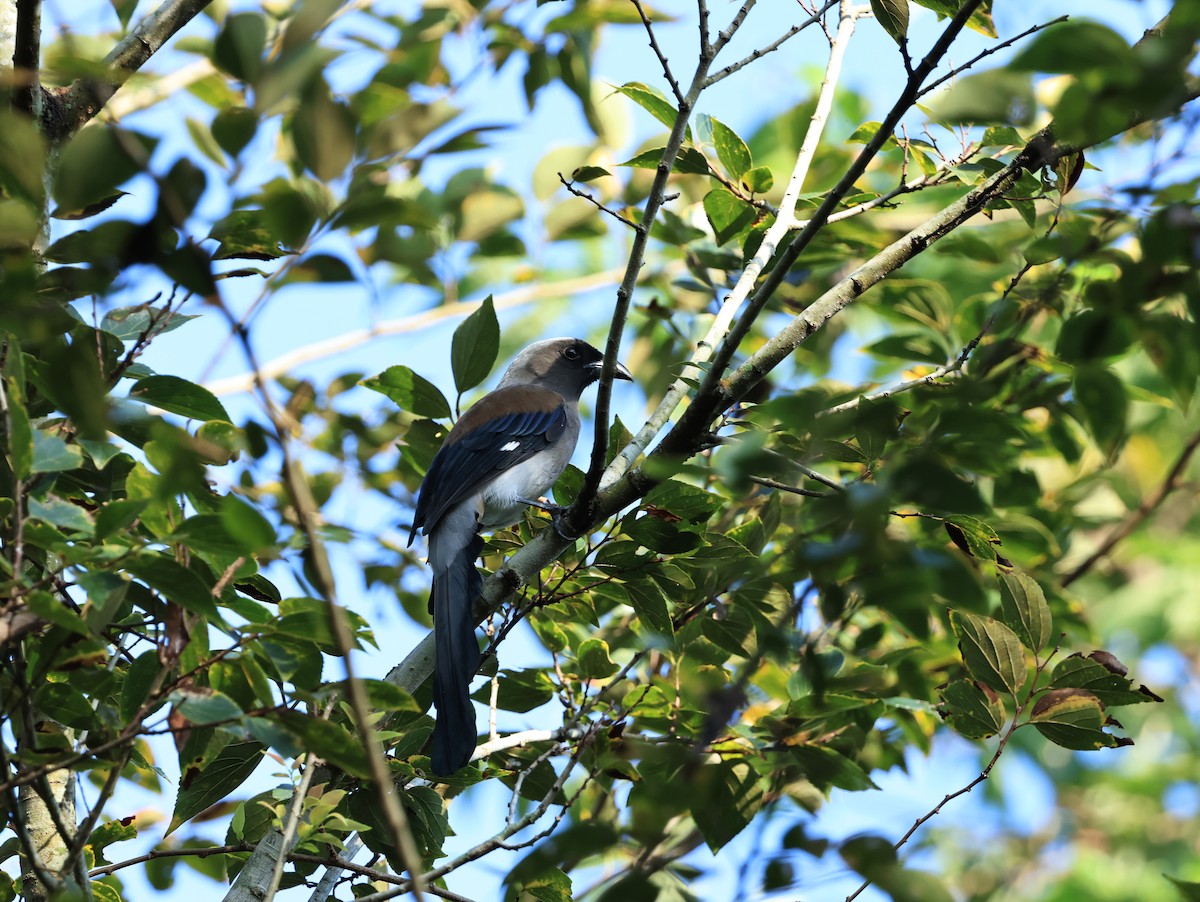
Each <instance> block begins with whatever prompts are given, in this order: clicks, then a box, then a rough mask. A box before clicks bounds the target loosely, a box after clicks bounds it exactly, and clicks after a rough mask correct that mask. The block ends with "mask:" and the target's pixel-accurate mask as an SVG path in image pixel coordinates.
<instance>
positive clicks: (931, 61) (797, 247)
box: [680, 0, 982, 428]
mask: <svg viewBox="0 0 1200 902" xmlns="http://www.w3.org/2000/svg"><path fill="white" fill-rule="evenodd" d="M981 2H982V0H966V2H965V3H964V4H963V5H962V6H961V7H960V8H959V10H958V12H957V13H955V14H954V17H953V18H952V19H951V20H950V23H949V24H948V25H947V26H946V28H945V30H944V31H943V32H942V34H941V35H940V36H939V37H938V39H937V41H936V42H935V43H934V45H933V47H932V48H930V50H929V52H928V53H927V54H926V55H925V57H924V59H922V60H921V62H920V64H919V65H918V66H917V67H916V68H915V69H914V70H913V73H912V75H911V76H910V77H909V78H908V79H907V80H906V82H905V85H904V88H903V89H902V90H901V91H900V96H899V97H898V98H897V99H896V102H895V103H894V104H893V105H892V108H891V110H889V111H888V113H887V115H886V116H885V117H884V119H883V122H882V124H881V125H880V127H879V129H878V130H877V131H876V132H875V134H874V135H872V137H871V140H870V141H868V142H867V144H866V146H865V147H863V149H862V150H861V151H860V152H859V154H858V156H857V157H855V159H854V161H853V162H852V163H851V164H850V166H849V167H847V169H846V172H845V173H844V174H843V176H842V178H841V179H839V180H838V183H837V185H835V186H834V188H833V189H832V190H831V191H830V192H829V193H828V194H827V195H826V196H825V199H824V201H822V203H821V205H820V207H818V208H817V211H816V213H814V214H813V216H812V218H811V220H810V221H809V224H808V225H807V226H806V227H805V228H804V229H803V230H802V231H800V232H798V233H796V234H795V235H794V236H793V237H792V239H791V240H790V241H789V242H788V244H787V245H786V246H785V247H784V248H783V250H782V251H780V253H779V259H778V260H777V261H776V263H775V266H774V268H773V269H772V270H771V272H770V273H768V274H767V276H766V278H765V279H764V280H763V281H762V283H761V284H760V285H758V287H757V288H756V289H755V291H754V293H753V294H752V295H751V296H750V299H749V301H748V304H747V307H746V310H745V311H743V313H742V314H741V316H739V317H738V319H737V321H736V322H734V323H733V325H732V327H731V328H730V330H729V333H728V334H727V335H726V336H725V339H724V341H723V342H722V344H721V347H720V348H718V349H717V352H716V354H714V355H713V361H712V366H711V367H710V368H709V370H708V372H707V374H706V375H705V377H704V381H703V382H702V383H701V386H700V389H699V391H698V392H697V394H698V395H699V396H700V397H710V398H714V399H717V400H716V406H718V407H719V406H721V402H722V401H724V400H725V399H724V397H723V395H724V392H723V391H721V390H720V387H721V386H720V383H721V379H722V377H723V376H724V374H725V371H726V369H727V368H728V366H729V363H730V361H731V360H732V359H733V355H734V354H735V353H736V351H737V349H738V348H739V347H740V346H741V344H742V341H743V339H745V337H746V335H747V334H748V333H749V331H750V329H751V327H752V326H753V325H754V323H755V321H756V320H757V318H758V315H759V313H760V312H761V311H762V310H763V308H764V307H765V306H766V304H767V302H768V301H769V300H770V299H771V298H772V297H774V295H775V292H776V290H777V289H778V287H779V285H780V284H782V282H783V280H784V279H785V278H787V274H788V272H789V271H790V269H791V267H792V264H793V263H795V262H796V260H797V259H798V258H799V256H800V254H801V253H802V252H803V251H804V249H805V248H806V247H808V245H809V244H810V243H811V241H812V239H813V238H814V237H815V236H816V234H817V232H818V231H819V230H820V229H821V228H822V227H823V226H824V224H825V221H826V219H827V218H828V217H829V215H830V214H831V213H832V212H833V211H834V209H835V208H836V207H837V205H838V203H840V202H841V199H842V198H843V197H845V195H846V193H847V192H848V191H849V190H850V189H851V188H852V187H853V186H854V183H855V182H857V181H858V179H859V177H860V176H861V175H862V174H863V173H864V172H865V171H866V168H867V164H868V163H870V162H871V160H873V159H874V158H875V156H876V154H878V153H879V151H880V150H881V149H882V148H883V145H884V144H885V143H886V141H887V140H888V139H889V138H891V136H892V132H893V130H894V129H895V128H896V125H897V124H898V123H899V122H900V119H901V118H902V117H903V116H904V114H905V113H907V112H908V110H909V109H910V108H911V107H912V105H913V103H914V102H915V100H916V95H917V91H918V90H919V89H920V86H921V83H922V82H923V81H924V79H925V78H926V77H927V76H928V75H929V73H930V72H932V71H933V69H934V67H936V66H937V64H938V63H939V62H940V61H941V59H942V57H943V56H944V55H945V54H946V52H947V51H948V50H949V49H950V45H951V44H952V43H953V42H954V40H955V39H956V38H957V37H958V35H959V33H960V32H961V31H962V30H963V28H964V27H966V24H967V20H968V19H970V17H971V15H972V14H973V13H974V12H975V10H976V9H977V8H978V7H979V5H980V3H981ZM846 7H847V4H845V2H844V0H843V7H842V12H841V17H842V20H844V19H845V18H846V17H847V15H848V12H847V8H846ZM840 33H841V24H840V23H839V34H840ZM830 55H831V57H832V55H833V52H832V51H831V53H830ZM709 407H710V405H708V404H694V405H693V406H692V407H689V408H688V411H687V413H685V414H684V416H683V418H682V419H681V420H680V423H681V424H686V425H687V426H688V427H689V428H690V426H691V424H690V423H687V421H689V420H692V421H694V420H695V419H696V418H698V417H704V418H706V419H707V418H708V416H709V415H710V410H709Z"/></svg>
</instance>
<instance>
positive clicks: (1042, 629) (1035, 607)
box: [1000, 573, 1053, 653]
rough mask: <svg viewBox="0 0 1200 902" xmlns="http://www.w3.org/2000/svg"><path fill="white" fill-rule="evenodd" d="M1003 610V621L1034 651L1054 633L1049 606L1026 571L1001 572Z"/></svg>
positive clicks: (1001, 603) (1039, 588)
mask: <svg viewBox="0 0 1200 902" xmlns="http://www.w3.org/2000/svg"><path fill="white" fill-rule="evenodd" d="M1000 609H1001V611H1003V616H1004V622H1005V623H1007V624H1008V625H1009V626H1011V627H1012V628H1013V629H1015V630H1016V631H1017V634H1018V635H1019V636H1020V637H1021V640H1022V641H1023V642H1024V643H1025V644H1026V645H1027V646H1029V648H1031V649H1033V651H1034V652H1035V653H1036V652H1039V651H1041V650H1042V649H1043V648H1045V647H1046V643H1047V642H1049V641H1050V636H1051V634H1052V632H1053V624H1052V622H1051V617H1050V606H1049V605H1048V604H1046V596H1045V593H1043V592H1042V587H1041V586H1039V585H1038V584H1037V582H1036V581H1035V580H1034V579H1033V577H1031V576H1029V575H1028V574H1025V573H1001V574H1000Z"/></svg>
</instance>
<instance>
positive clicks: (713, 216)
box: [704, 188, 755, 245]
mask: <svg viewBox="0 0 1200 902" xmlns="http://www.w3.org/2000/svg"><path fill="white" fill-rule="evenodd" d="M704 213H705V215H706V216H707V217H708V221H709V224H710V225H712V229H713V234H714V235H715V236H716V239H717V244H718V245H721V244H724V243H725V242H727V241H729V240H730V239H731V238H733V237H735V236H737V235H738V234H740V233H741V232H742V231H743V230H744V229H747V228H749V227H750V226H751V225H753V224H754V217H755V211H754V208H753V207H752V206H750V205H749V204H748V203H746V202H745V201H743V200H741V199H740V198H737V197H735V196H734V195H733V194H732V193H731V192H729V191H727V190H726V189H724V188H714V189H713V190H712V191H710V192H708V194H706V195H704Z"/></svg>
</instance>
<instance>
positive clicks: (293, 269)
mask: <svg viewBox="0 0 1200 902" xmlns="http://www.w3.org/2000/svg"><path fill="white" fill-rule="evenodd" d="M353 281H354V270H352V269H351V268H350V264H349V263H347V262H346V261H345V260H343V259H342V258H341V257H338V256H336V255H335V254H309V255H308V256H307V257H305V258H304V259H302V260H300V262H298V263H294V264H292V265H291V266H290V267H288V271H287V276H286V278H285V279H284V282H285V284H288V285H291V284H294V283H322V284H329V283H337V282H353Z"/></svg>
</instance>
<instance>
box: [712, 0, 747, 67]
mask: <svg viewBox="0 0 1200 902" xmlns="http://www.w3.org/2000/svg"><path fill="white" fill-rule="evenodd" d="M757 2H758V0H743V3H742V5H741V8H740V9H738V11H737V12H736V13H735V14H734V17H733V19H732V20H731V21H730V23H729V25H728V26H727V27H726V28H725V30H724V31H718V32H717V39H716V40H715V41H713V43H712V54H713V56H716V55H717V54H718V53H720V52H721V51H722V50H724V49H725V45H726V44H728V43H729V42H730V41H731V40H733V36H734V35H735V34H737V33H738V29H739V28H741V27H742V23H743V22H745V21H746V16H748V15H749V14H750V10H752V9H754V5H755V4H756V3H757Z"/></svg>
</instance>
